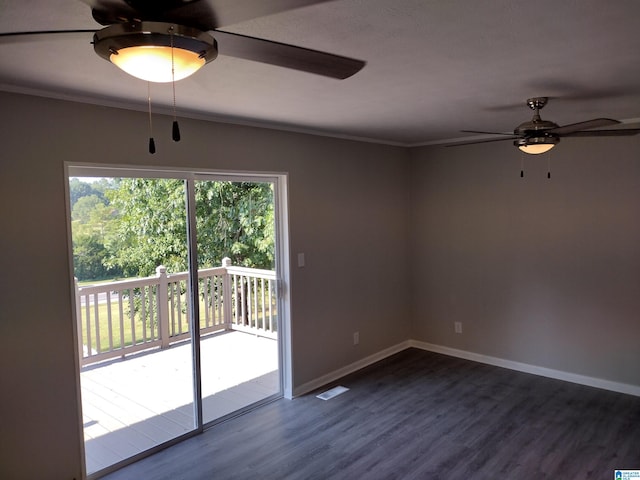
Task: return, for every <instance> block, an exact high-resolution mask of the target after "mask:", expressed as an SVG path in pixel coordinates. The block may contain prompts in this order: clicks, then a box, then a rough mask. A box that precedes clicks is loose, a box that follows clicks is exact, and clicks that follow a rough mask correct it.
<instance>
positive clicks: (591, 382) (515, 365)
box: [293, 340, 640, 397]
mask: <svg viewBox="0 0 640 480" xmlns="http://www.w3.org/2000/svg"><path fill="white" fill-rule="evenodd" d="M412 347H414V348H419V349H421V350H427V351H429V352H434V353H441V354H443V355H449V356H450V357H457V358H463V359H465V360H471V361H473V362H478V363H485V364H487V365H494V366H496V367H502V368H508V369H509V370H515V371H518V372H524V373H531V374H533V375H540V376H541V377H548V378H554V379H556V380H563V381H565V382H571V383H577V384H580V385H586V386H588V387H595V388H602V389H604V390H611V391H612V392H618V393H626V394H628V395H634V396H636V397H640V386H639V385H631V384H628V383H620V382H613V381H611V380H603V379H601V378H595V377H588V376H586V375H578V374H576V373H570V372H563V371H562V370H554V369H552V368H546V367H538V366H536V365H530V364H528V363H521V362H515V361H513V360H505V359H504V358H497V357H491V356H489V355H482V354H480V353H474V352H468V351H466V350H458V349H457V348H451V347H445V346H442V345H435V344H433V343H427V342H420V341H418V340H406V341H404V342H401V343H398V344H397V345H394V346H392V347H389V348H385V349H384V350H381V351H380V352H378V353H374V354H373V355H369V356H368V357H365V358H363V359H361V360H358V361H357V362H353V363H352V364H350V365H347V366H346V367H343V368H339V369H338V370H334V371H333V372H330V373H327V374H326V375H323V376H321V377H318V378H316V379H314V380H311V381H310V382H307V383H304V384H302V385H300V386H298V387H295V388H294V389H293V397H299V396H300V395H304V394H306V393H309V392H311V391H313V390H315V389H317V388H320V387H322V386H323V385H327V384H328V383H331V382H334V381H336V380H338V379H339V378H341V377H344V376H345V375H349V374H350V373H353V372H356V371H358V370H360V369H362V368H364V367H368V366H369V365H371V364H374V363H376V362H378V361H380V360H382V359H384V358H387V357H390V356H391V355H394V354H396V353H398V352H401V351H402V350H406V349H407V348H412Z"/></svg>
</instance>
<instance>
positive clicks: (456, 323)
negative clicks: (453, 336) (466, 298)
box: [453, 322, 462, 333]
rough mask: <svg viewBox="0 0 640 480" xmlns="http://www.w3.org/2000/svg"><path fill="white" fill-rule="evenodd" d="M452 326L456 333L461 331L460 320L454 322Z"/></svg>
mask: <svg viewBox="0 0 640 480" xmlns="http://www.w3.org/2000/svg"><path fill="white" fill-rule="evenodd" d="M453 328H454V330H455V332H456V333H462V322H454V323H453Z"/></svg>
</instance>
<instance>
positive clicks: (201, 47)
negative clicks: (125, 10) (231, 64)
mask: <svg viewBox="0 0 640 480" xmlns="http://www.w3.org/2000/svg"><path fill="white" fill-rule="evenodd" d="M142 45H149V46H164V47H170V46H172V47H175V48H181V49H184V50H189V51H191V52H194V53H198V55H199V56H200V57H201V58H203V59H204V60H205V63H209V62H211V61H212V60H214V59H215V58H216V57H217V56H218V46H217V43H216V41H215V39H214V38H213V37H212V36H211V35H209V34H208V33H206V32H203V31H201V30H198V29H196V28H191V27H185V26H183V25H177V24H171V23H163V22H127V23H116V24H114V25H110V26H108V27H106V28H103V29H102V30H99V31H98V32H96V33H95V35H94V36H93V48H94V50H95V51H96V53H97V54H98V55H99V56H101V57H102V58H104V59H105V60H107V61H110V57H111V55H112V54H114V53H116V52H117V51H118V50H120V49H122V48H126V47H131V46H142Z"/></svg>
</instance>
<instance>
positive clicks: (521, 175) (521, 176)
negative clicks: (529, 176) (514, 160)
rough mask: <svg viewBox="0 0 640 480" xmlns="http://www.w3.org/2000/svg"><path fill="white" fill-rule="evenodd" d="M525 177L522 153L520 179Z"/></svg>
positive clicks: (522, 154) (522, 155)
mask: <svg viewBox="0 0 640 480" xmlns="http://www.w3.org/2000/svg"><path fill="white" fill-rule="evenodd" d="M523 177H524V153H522V152H520V178H523Z"/></svg>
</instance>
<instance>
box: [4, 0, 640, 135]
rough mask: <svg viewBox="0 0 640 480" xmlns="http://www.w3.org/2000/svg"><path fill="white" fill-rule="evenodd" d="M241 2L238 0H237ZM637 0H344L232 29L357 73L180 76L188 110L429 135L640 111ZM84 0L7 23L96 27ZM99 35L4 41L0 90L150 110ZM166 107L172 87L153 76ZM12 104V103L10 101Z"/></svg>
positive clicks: (257, 70)
mask: <svg viewBox="0 0 640 480" xmlns="http://www.w3.org/2000/svg"><path fill="white" fill-rule="evenodd" d="M237 1H241V0H237ZM639 25H640V1H638V0H608V1H607V2H603V1H602V0H535V1H532V0H335V1H330V2H326V3H320V4H316V5H312V6H308V7H303V8H299V9H296V10H290V11H287V12H284V13H279V14H274V15H270V16H267V17H261V18H257V19H254V20H251V21H245V22H242V23H237V24H235V25H226V26H224V28H222V29H223V30H227V31H230V32H236V33H241V34H244V35H250V36H255V37H260V38H265V39H269V40H275V41H279V42H283V43H289V44H293V45H298V46H303V47H307V48H312V49H317V50H322V51H327V52H331V53H335V54H339V55H344V56H348V57H353V58H358V59H361V60H364V61H366V62H367V65H366V66H365V68H364V69H363V70H362V71H361V72H359V73H357V74H356V75H355V76H353V77H351V78H349V79H347V80H342V81H340V80H333V79H329V78H324V77H320V76H316V75H312V74H308V73H302V72H297V71H293V70H288V69H284V68H279V67H274V66H270V65H265V64H260V63H256V62H251V61H247V60H240V59H236V58H232V57H226V56H224V55H223V54H224V45H223V44H220V45H219V50H220V53H221V55H220V56H219V57H218V59H216V60H215V61H214V62H213V63H210V64H208V65H207V66H205V67H204V68H203V69H202V70H201V71H199V72H198V73H196V74H195V75H194V76H192V77H190V78H188V79H185V80H182V81H181V82H179V83H177V84H176V90H177V104H178V112H179V115H183V116H195V117H198V118H211V119H214V120H223V121H230V122H237V123H248V124H257V125H265V126H271V127H275V128H283V129H292V130H300V131H309V132H315V133H319V134H323V135H331V136H339V137H347V138H357V139H364V140H372V141H376V142H381V143H391V144H401V145H421V144H429V143H434V142H436V143H437V142H439V141H443V140H444V141H449V140H451V139H454V138H458V137H468V136H469V134H462V133H460V130H488V131H498V132H503V131H511V130H513V128H514V127H515V126H517V125H518V124H519V123H521V122H523V121H526V120H529V119H530V117H531V112H530V110H529V109H528V108H527V107H526V106H525V100H526V99H527V98H528V97H533V96H549V97H552V100H551V101H550V103H549V104H548V105H547V107H546V108H545V109H544V111H543V112H542V117H543V118H544V119H548V120H552V121H554V122H556V123H558V124H560V125H562V124H567V123H574V122H578V121H582V120H587V119H590V118H594V117H610V118H617V119H619V120H625V121H626V122H627V123H634V122H635V123H637V122H639V121H640V33H639V32H640V27H639ZM99 28H101V26H100V25H98V24H97V23H96V22H95V21H94V20H93V18H92V17H91V11H90V8H89V7H88V6H87V5H86V4H85V3H82V2H80V1H78V0H0V32H13V31H33V30H58V29H99ZM90 41H91V34H77V35H69V36H62V35H56V36H48V37H46V38H40V39H38V40H33V38H32V37H29V38H26V37H23V38H22V39H19V38H16V39H13V40H11V41H8V40H7V39H6V38H5V39H4V40H3V41H1V42H0V90H6V91H14V92H25V93H35V94H39V95H40V94H41V95H47V96H52V97H57V98H69V99H77V100H81V101H89V102H94V103H98V104H107V105H117V106H123V107H129V108H140V109H142V108H144V106H145V105H146V95H147V84H146V83H145V82H143V81H140V80H136V79H134V78H132V77H129V76H128V75H127V74H125V73H123V72H121V71H120V70H119V69H117V68H116V67H115V66H113V65H111V64H109V63H108V62H106V61H104V60H103V59H101V58H99V57H98V56H97V55H96V54H95V53H94V52H93V47H92V45H91V44H90V43H89V42H90ZM152 96H153V99H154V103H155V104H156V105H157V106H159V107H160V108H159V110H160V111H165V109H163V108H162V107H163V106H164V107H166V108H167V109H168V108H169V107H170V105H171V103H172V99H171V86H170V85H166V84H157V85H153V87H152ZM5 114H6V112H5Z"/></svg>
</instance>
